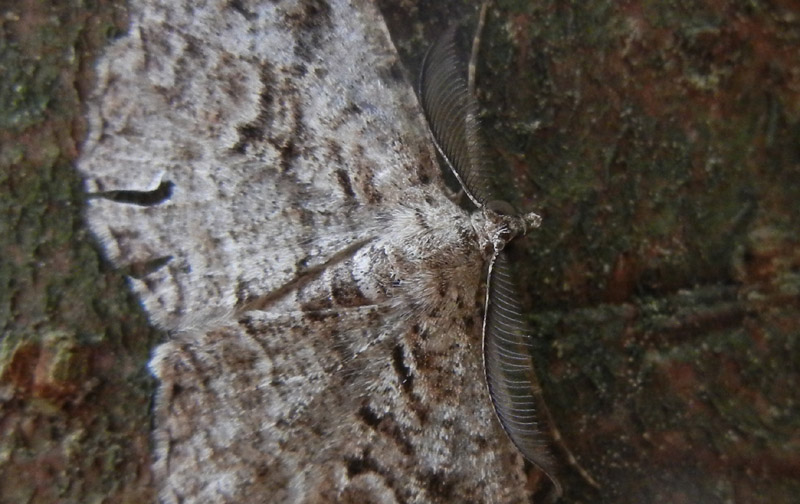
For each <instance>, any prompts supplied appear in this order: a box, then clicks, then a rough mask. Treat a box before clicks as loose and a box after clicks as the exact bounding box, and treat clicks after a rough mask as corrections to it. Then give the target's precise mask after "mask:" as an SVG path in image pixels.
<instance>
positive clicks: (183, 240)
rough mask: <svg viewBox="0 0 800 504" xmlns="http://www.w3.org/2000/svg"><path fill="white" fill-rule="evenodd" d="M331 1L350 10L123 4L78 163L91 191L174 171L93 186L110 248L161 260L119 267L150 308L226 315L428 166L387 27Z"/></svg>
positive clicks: (120, 257) (202, 317) (134, 259)
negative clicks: (130, 196)
mask: <svg viewBox="0 0 800 504" xmlns="http://www.w3.org/2000/svg"><path fill="white" fill-rule="evenodd" d="M343 9H347V10H348V12H350V13H353V12H355V13H358V12H359V10H357V9H354V8H353V7H351V6H349V5H347V4H346V3H344V2H332V3H326V2H321V1H296V2H292V1H283V2H222V1H220V2H204V3H200V4H197V3H195V2H167V1H164V2H160V1H144V2H139V3H134V4H133V5H132V12H131V27H130V33H129V35H128V36H126V37H124V38H121V39H119V40H118V41H117V42H116V43H115V44H114V45H113V46H112V47H111V48H110V49H109V52H108V54H107V55H106V57H105V58H103V60H102V61H101V62H100V65H99V67H98V74H99V77H98V81H99V86H98V89H97V92H96V93H97V96H98V99H97V100H96V101H95V102H94V104H93V106H92V107H91V109H90V115H89V117H90V121H91V128H90V136H89V138H88V139H87V141H86V143H85V145H84V147H83V158H82V160H81V163H80V166H79V168H80V169H81V171H82V172H83V173H84V175H85V176H86V185H87V189H88V191H89V192H90V193H95V194H97V195H100V196H105V195H113V194H114V193H113V191H120V190H124V191H141V192H147V191H154V190H156V189H157V188H158V187H159V186H160V185H162V184H163V183H166V182H168V183H170V184H172V190H171V196H170V197H169V198H167V199H165V200H158V199H155V200H152V201H151V203H152V204H151V205H150V206H142V205H136V204H125V202H124V198H122V199H120V198H119V197H116V198H108V197H96V198H93V199H91V200H90V204H89V207H88V209H87V218H88V220H89V223H90V225H91V227H92V229H93V231H94V232H95V233H96V234H97V235H98V236H99V237H100V239H101V240H102V242H103V245H104V246H105V249H106V251H107V253H108V255H109V257H110V259H111V260H112V261H113V262H114V263H116V264H120V265H125V266H130V265H134V266H137V265H144V266H146V265H149V264H153V261H156V264H162V263H163V262H165V261H166V259H169V261H166V265H165V266H163V267H161V268H158V269H155V271H150V270H148V269H147V268H138V270H144V273H143V274H141V275H139V278H134V279H132V280H131V283H132V285H133V288H134V290H135V291H136V292H137V293H138V294H139V295H140V297H141V299H142V301H143V303H144V305H145V306H146V307H147V309H148V312H149V313H150V314H151V317H152V318H153V320H154V321H155V322H157V323H159V324H160V325H162V326H164V327H167V328H171V329H174V328H182V327H192V326H202V325H203V324H205V322H206V321H207V320H214V319H216V318H218V317H220V316H223V317H224V316H226V315H227V314H230V312H231V311H232V310H233V309H234V308H235V307H236V306H238V305H241V304H242V303H244V302H246V301H248V300H249V299H250V298H251V297H253V296H260V295H264V293H268V292H271V291H274V290H275V289H278V288H280V287H281V286H283V285H285V284H286V283H287V282H290V281H291V280H292V279H294V278H295V277H297V275H299V274H302V272H303V271H305V270H307V269H308V268H313V267H314V266H317V265H320V264H324V263H325V262H326V261H327V260H328V259H329V258H330V257H331V256H332V255H333V254H335V253H336V252H337V251H339V250H341V249H342V248H344V247H346V246H347V245H349V244H351V243H354V242H356V241H359V240H363V239H368V238H369V237H370V234H374V232H375V229H374V228H371V227H370V224H371V223H372V222H373V221H374V220H375V219H374V217H373V216H374V215H375V214H376V212H375V211H374V209H376V208H383V207H385V206H386V205H390V204H391V203H392V201H396V200H398V199H399V198H401V197H402V194H403V193H404V191H405V190H406V189H408V188H409V187H413V186H418V185H421V184H424V183H425V182H428V181H434V182H438V181H439V177H438V174H437V168H436V166H435V164H434V163H433V161H432V157H433V156H432V152H430V148H429V147H428V146H427V142H426V141H425V137H426V134H425V129H424V125H422V124H421V123H420V121H419V120H418V115H419V112H418V110H417V108H416V103H415V97H414V95H413V92H412V91H411V90H410V89H409V88H408V85H407V83H406V82H405V80H404V79H403V76H402V72H401V71H400V69H399V66H398V61H397V58H396V55H395V53H394V51H393V48H392V47H391V46H390V45H387V43H386V39H387V34H386V29H385V26H384V25H383V23H382V22H381V23H373V22H361V23H358V22H356V23H353V27H354V28H353V29H352V30H351V31H348V32H346V33H342V28H341V27H340V26H337V25H336V24H335V23H337V22H338V23H340V22H341V20H340V18H339V17H338V16H342V15H343V14H342V12H341V11H342V10H343ZM373 10H374V8H372V7H368V8H367V9H366V12H368V13H371V12H372V11H373ZM351 15H352V14H351ZM373 15H374V14H373ZM376 41H380V43H377V42H376ZM342 69H351V70H352V71H341V70H342ZM118 194H119V193H117V196H118ZM256 210H258V211H256ZM159 259H163V260H164V261H160V262H159V261H157V260H159ZM134 269H135V268H134Z"/></svg>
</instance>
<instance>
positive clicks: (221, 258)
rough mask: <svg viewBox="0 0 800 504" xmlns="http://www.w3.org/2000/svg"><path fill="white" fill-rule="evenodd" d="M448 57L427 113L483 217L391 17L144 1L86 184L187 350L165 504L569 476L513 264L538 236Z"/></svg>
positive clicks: (172, 365)
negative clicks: (494, 176)
mask: <svg viewBox="0 0 800 504" xmlns="http://www.w3.org/2000/svg"><path fill="white" fill-rule="evenodd" d="M450 40H451V39H450V38H447V37H445V38H444V39H443V40H442V41H441V42H440V43H438V44H436V45H435V46H434V47H433V48H432V50H431V52H430V53H429V55H428V57H427V58H426V62H425V65H424V69H423V73H422V78H421V88H420V93H421V101H422V103H423V105H424V108H425V111H426V114H427V117H428V119H429V122H430V125H431V129H432V131H433V132H434V138H435V140H436V142H435V143H436V146H437V147H438V149H439V150H440V152H441V153H442V154H443V156H444V158H445V159H446V160H447V162H448V163H449V164H450V166H451V168H452V169H453V172H454V173H455V174H456V176H457V177H458V178H459V180H460V181H461V183H462V185H463V187H464V190H465V191H466V193H467V194H468V195H469V197H470V199H471V201H472V202H473V203H474V204H475V205H476V207H477V210H476V211H475V212H473V213H472V214H470V213H468V212H467V211H465V210H463V209H461V208H460V207H459V206H458V205H456V204H455V203H453V202H452V201H451V200H450V199H448V197H447V196H446V188H445V185H444V183H443V180H442V177H441V174H440V172H439V170H438V168H437V166H436V163H435V154H434V151H433V149H432V145H431V141H430V137H429V133H428V130H427V126H426V124H425V119H424V117H423V115H422V111H421V110H420V108H419V103H418V101H417V98H416V96H415V95H414V92H413V91H412V89H411V86H410V85H409V84H408V83H407V82H406V81H405V79H404V78H403V72H402V71H400V70H399V63H398V59H397V55H396V51H395V49H394V47H393V46H392V43H391V41H390V39H389V36H388V32H387V30H386V27H385V25H384V23H383V20H382V19H381V17H380V15H379V13H378V12H377V11H376V8H375V6H374V4H373V3H372V2H369V1H367V0H351V1H346V0H328V1H324V0H294V1H292V0H277V1H271V2H257V1H253V2H247V1H237V2H225V1H222V0H219V1H210V2H206V3H201V4H197V3H195V2H180V1H179V2H167V1H165V0H143V1H140V2H132V6H131V26H130V30H129V33H128V35H127V36H125V37H123V38H120V39H119V40H117V41H115V42H114V43H113V45H112V46H111V47H110V48H109V50H108V51H107V53H106V54H105V56H104V57H103V58H102V60H101V61H100V62H99V65H98V88H97V90H96V93H95V95H94V97H93V99H92V100H91V103H90V109H89V118H90V125H91V127H90V133H89V137H88V138H87V141H86V143H85V145H84V147H83V149H82V157H81V159H80V161H79V166H78V167H79V169H80V170H81V172H82V173H83V175H84V176H85V178H86V185H87V191H88V192H89V193H90V194H91V195H92V198H90V199H89V206H88V208H87V219H88V221H89V224H90V226H91V228H92V230H93V231H94V233H95V234H96V236H98V237H99V239H100V240H101V242H102V244H103V246H104V249H105V253H106V254H107V256H108V257H109V259H110V260H112V261H113V262H114V263H115V264H117V265H120V266H124V267H126V271H129V272H131V273H132V274H133V273H135V276H131V278H130V284H131V287H132V288H133V290H134V291H135V292H136V293H137V294H138V295H139V297H140V299H141V300H142V304H143V305H144V307H145V308H146V310H147V311H148V314H149V316H150V318H151V320H152V321H153V322H154V323H155V324H158V325H160V326H161V327H164V328H166V329H168V330H169V334H170V337H169V339H168V341H167V342H165V343H164V344H162V345H161V346H159V347H158V349H157V350H156V352H155V355H154V357H153V359H152V361H151V363H150V367H151V369H152V371H153V373H154V374H155V376H156V377H157V378H158V380H159V389H158V395H157V400H156V406H155V426H154V439H155V449H156V454H155V460H156V462H155V466H154V472H155V475H156V479H157V482H158V487H159V498H160V500H161V501H163V502H203V503H207V502H211V503H214V502H528V501H530V498H531V494H532V492H533V491H534V490H535V489H532V488H531V485H530V484H529V483H528V481H529V476H530V475H529V468H528V467H526V465H525V463H524V459H523V456H522V455H524V457H527V458H528V459H530V460H531V461H532V462H534V463H535V464H537V465H539V466H540V467H541V468H542V469H544V470H545V471H546V472H547V473H548V474H551V475H552V474H553V466H552V461H551V459H550V457H549V455H548V454H547V450H546V448H545V446H544V444H543V441H542V436H541V433H540V432H539V430H538V429H537V427H536V418H535V416H534V414H535V411H534V406H533V398H534V383H535V379H534V377H533V369H532V367H531V361H530V357H529V355H528V353H527V351H526V348H525V347H526V342H527V341H528V338H529V336H528V335H527V333H526V332H525V328H524V324H523V323H522V316H521V314H520V306H519V303H518V301H517V299H516V295H515V293H514V285H513V281H512V278H511V273H510V265H509V261H508V258H507V257H506V255H505V253H504V252H503V247H504V246H505V244H506V243H507V242H508V241H509V240H512V239H513V238H514V237H515V236H517V235H519V234H524V233H525V231H526V230H527V229H529V228H531V227H535V226H536V225H538V222H539V220H538V217H537V216H535V215H534V214H528V215H522V216H519V215H517V214H515V213H514V212H513V210H512V209H511V208H510V205H508V204H507V203H502V202H499V201H496V200H495V197H494V196H493V194H492V193H491V191H490V190H489V189H488V185H486V184H485V175H484V173H485V172H484V171H483V164H482V156H484V154H483V152H484V151H483V148H482V145H481V143H480V139H479V135H478V131H477V120H476V115H475V106H474V101H473V100H472V98H471V96H470V95H469V94H468V93H467V92H466V88H465V87H464V84H463V78H462V77H460V76H458V75H457V74H456V73H455V72H456V68H457V65H456V64H455V59H454V56H453V52H452V48H451V47H452V46H451V42H450ZM487 272H488V281H487V282H488V287H487V289H486V291H487V292H488V295H486V296H485V297H484V296H482V290H481V285H482V283H483V282H484V280H485V279H486V278H487ZM484 311H485V317H483V316H482V315H483V313H482V312H484ZM482 341H483V346H482V343H481V342H482ZM481 348H483V350H481ZM484 363H485V367H484ZM484 375H485V377H486V381H487V382H488V385H489V386H488V390H489V393H487V387H486V384H485V383H484V380H483V376H484ZM490 404H494V409H495V410H496V412H497V418H499V420H500V421H499V422H498V421H497V419H496V418H495V414H494V411H493V409H492V407H491V406H490ZM520 452H521V454H520Z"/></svg>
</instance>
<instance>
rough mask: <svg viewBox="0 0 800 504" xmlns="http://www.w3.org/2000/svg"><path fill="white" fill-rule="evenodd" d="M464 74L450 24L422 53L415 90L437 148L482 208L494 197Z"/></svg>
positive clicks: (482, 143)
mask: <svg viewBox="0 0 800 504" xmlns="http://www.w3.org/2000/svg"><path fill="white" fill-rule="evenodd" d="M465 75H466V70H465V69H464V68H463V65H461V64H460V61H459V59H458V57H457V55H456V50H455V26H451V27H450V28H448V29H447V31H446V32H445V33H444V34H443V35H442V36H441V37H440V38H439V39H438V40H437V41H436V43H435V44H434V45H433V46H431V48H430V49H429V50H428V52H427V54H426V55H425V59H424V61H423V63H422V71H421V72H420V77H419V91H418V92H419V96H420V101H421V102H422V107H423V109H424V110H425V116H426V118H427V119H428V124H429V125H430V128H431V130H432V132H433V137H434V142H435V144H436V148H437V149H438V150H439V152H440V153H441V154H442V157H443V158H444V160H445V162H446V163H447V165H448V166H449V167H450V169H451V170H452V171H453V173H454V174H455V176H456V178H458V180H459V182H461V185H462V187H463V188H464V191H465V192H466V193H467V195H468V196H469V198H470V200H471V201H472V202H473V203H474V204H475V206H477V207H478V208H481V207H482V206H483V205H484V204H486V203H487V202H488V201H490V200H493V199H495V198H493V197H492V189H491V183H490V181H491V177H490V174H489V173H488V171H487V168H488V166H489V163H487V162H486V147H485V145H484V141H483V139H482V137H481V134H480V124H479V121H478V105H477V102H476V101H475V98H474V97H473V96H472V95H471V94H470V93H469V91H468V87H467V81H466V79H465Z"/></svg>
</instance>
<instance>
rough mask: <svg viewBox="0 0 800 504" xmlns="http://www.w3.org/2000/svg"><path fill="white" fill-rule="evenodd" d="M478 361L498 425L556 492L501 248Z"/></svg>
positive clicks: (525, 335)
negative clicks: (545, 477) (553, 486)
mask: <svg viewBox="0 0 800 504" xmlns="http://www.w3.org/2000/svg"><path fill="white" fill-rule="evenodd" d="M487 283H488V288H487V290H486V315H485V318H484V321H483V361H484V367H485V370H486V382H487V384H488V385H489V395H490V396H491V398H492V403H493V404H494V408H495V412H496V413H497V417H498V418H499V419H500V423H501V424H502V425H503V428H504V429H505V431H506V434H508V437H509V438H511V441H512V442H513V443H514V444H515V445H516V447H517V448H518V449H519V451H520V452H522V454H523V455H524V456H525V458H527V459H528V460H530V461H531V462H533V463H534V464H536V465H537V466H538V467H539V468H541V469H542V470H543V471H544V472H545V473H546V474H547V475H548V477H549V478H550V479H551V480H552V481H553V483H554V484H555V486H556V491H557V492H558V493H559V494H561V486H560V485H559V483H558V481H556V479H555V477H554V474H555V471H554V469H555V464H554V461H553V458H552V456H551V455H550V452H549V450H548V448H547V439H546V438H545V436H544V434H543V433H542V429H541V428H540V422H539V419H538V418H537V397H538V394H539V388H538V383H537V380H536V374H535V371H534V369H533V362H532V361H531V356H530V351H529V348H530V346H531V341H530V339H531V336H530V332H529V330H528V328H527V326H526V324H525V322H524V321H523V318H522V307H521V305H520V303H519V300H518V299H517V290H516V285H515V282H514V277H513V273H512V270H511V266H510V261H509V259H508V256H507V255H506V253H505V252H500V253H498V254H496V255H495V257H494V259H493V260H492V262H491V264H490V265H489V278H488V281H487Z"/></svg>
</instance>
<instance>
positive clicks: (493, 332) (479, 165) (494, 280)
mask: <svg viewBox="0 0 800 504" xmlns="http://www.w3.org/2000/svg"><path fill="white" fill-rule="evenodd" d="M454 40H455V27H450V28H449V29H448V30H447V31H446V32H445V33H444V34H443V35H442V37H441V38H440V39H439V40H438V41H437V42H436V43H435V44H434V45H433V46H432V47H431V48H430V49H429V50H428V53H427V54H426V55H425V59H424V60H423V63H422V71H421V73H420V81H419V96H420V100H421V102H422V107H423V109H424V111H425V115H426V117H427V119H428V123H429V125H430V128H431V131H432V132H433V138H434V143H435V145H436V148H437V149H438V150H439V153H440V154H441V155H442V157H443V158H444V161H445V163H446V164H447V165H448V166H449V167H450V169H451V170H452V171H453V173H454V174H455V176H456V178H457V179H458V181H459V182H460V183H461V187H462V188H463V189H464V192H465V193H466V194H467V196H468V197H469V199H470V200H471V201H472V203H474V204H475V206H477V207H478V208H479V209H480V210H481V211H482V212H483V213H484V215H485V216H487V220H489V221H493V223H492V224H489V226H495V228H494V229H501V230H502V233H505V234H498V235H496V236H493V235H492V234H491V232H490V236H489V239H490V241H491V242H492V245H493V250H494V252H493V256H492V257H491V260H490V261H489V268H488V272H487V289H486V311H485V315H484V321H483V356H484V369H485V372H486V382H487V385H488V388H489V395H490V397H491V399H492V404H493V405H494V409H495V413H496V414H497V417H498V419H499V420H500V423H501V425H502V426H503V429H504V430H505V432H506V434H508V437H509V438H510V439H511V441H512V442H513V443H514V445H515V446H516V447H517V448H518V449H519V451H520V452H521V453H522V454H523V455H524V456H525V458H527V459H528V460H530V461H531V462H532V463H534V464H535V465H536V466H538V467H539V468H540V469H542V471H544V473H545V474H547V476H548V477H549V478H550V479H551V480H552V481H553V484H554V485H555V488H556V492H557V494H558V495H561V485H560V484H559V483H558V481H557V480H556V478H555V463H554V461H553V458H552V456H551V454H550V451H549V449H548V445H547V440H546V437H545V435H544V434H543V432H544V431H543V429H542V427H541V424H540V422H541V419H540V415H539V414H538V408H537V404H538V403H539V387H538V381H537V379H536V374H535V370H534V367H533V362H532V359H531V355H530V351H529V348H530V347H531V336H530V330H529V328H528V327H527V325H526V324H525V321H524V318H523V316H522V308H521V305H520V302H519V299H518V294H517V289H516V285H515V284H514V279H513V274H512V268H511V264H510V261H509V259H508V256H507V254H506V252H504V251H503V247H504V246H505V245H506V243H507V242H508V241H510V240H511V239H513V238H514V236H517V235H519V234H525V232H526V231H527V230H528V229H529V228H530V227H536V226H538V224H539V217H538V216H537V215H536V214H525V215H517V214H516V211H515V210H514V209H513V207H512V206H511V205H510V204H509V203H506V202H504V201H501V200H500V199H499V198H497V197H496V195H495V194H494V193H493V192H492V189H491V181H490V173H489V169H488V167H489V162H488V159H487V158H486V148H485V144H484V141H483V139H482V137H481V134H480V130H479V122H478V105H477V102H476V100H475V98H474V96H473V94H472V93H471V92H470V86H469V85H468V83H467V82H466V81H465V79H464V74H465V72H463V71H462V70H461V68H460V65H459V63H458V58H457V56H456V51H455V41H454ZM474 51H475V49H474V48H473V53H474ZM498 223H501V224H500V225H499V226H498ZM487 229H489V228H487ZM509 231H511V232H509Z"/></svg>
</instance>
